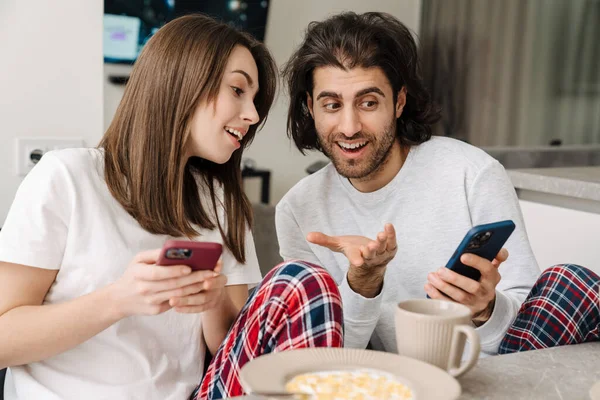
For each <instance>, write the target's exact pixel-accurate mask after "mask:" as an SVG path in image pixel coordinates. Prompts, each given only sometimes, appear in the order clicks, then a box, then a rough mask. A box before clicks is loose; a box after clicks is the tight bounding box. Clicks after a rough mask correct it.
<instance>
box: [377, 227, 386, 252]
mask: <svg viewBox="0 0 600 400" xmlns="http://www.w3.org/2000/svg"><path fill="white" fill-rule="evenodd" d="M386 245H387V235H386V233H385V232H379V233H378V234H377V254H383V253H385V250H386Z"/></svg>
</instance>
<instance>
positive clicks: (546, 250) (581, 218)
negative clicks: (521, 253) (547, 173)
mask: <svg viewBox="0 0 600 400" xmlns="http://www.w3.org/2000/svg"><path fill="white" fill-rule="evenodd" d="M519 203H520V205H521V211H522V212H523V219H524V221H525V227H526V229H527V236H528V237H529V242H530V243H531V249H532V250H533V254H534V255H535V258H536V260H537V262H538V265H539V267H540V269H541V270H542V271H543V270H545V269H546V268H548V267H551V266H553V265H556V264H579V265H583V266H584V267H587V268H589V269H591V270H592V271H594V272H596V273H597V274H600V247H598V237H600V214H598V213H593V212H586V211H579V210H575V209H569V208H564V207H558V206H553V205H548V204H542V203H538V202H534V201H527V200H520V201H519Z"/></svg>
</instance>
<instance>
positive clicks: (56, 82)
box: [0, 0, 600, 263]
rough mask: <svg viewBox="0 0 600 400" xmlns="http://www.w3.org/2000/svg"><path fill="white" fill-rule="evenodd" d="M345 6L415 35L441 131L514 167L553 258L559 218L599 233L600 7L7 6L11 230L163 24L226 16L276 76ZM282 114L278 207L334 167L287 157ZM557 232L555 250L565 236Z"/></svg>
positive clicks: (523, 0) (111, 102)
mask: <svg viewBox="0 0 600 400" xmlns="http://www.w3.org/2000/svg"><path fill="white" fill-rule="evenodd" d="M345 10H352V11H356V12H365V11H385V12H388V13H391V14H392V15H394V16H396V17H397V18H399V19H400V20H401V21H402V22H403V23H404V24H406V25H407V26H408V27H409V28H410V29H411V30H412V31H413V32H414V34H415V36H416V37H418V41H419V46H420V50H421V53H422V64H423V75H424V79H425V81H426V84H427V86H428V87H429V88H430V90H431V92H432V94H433V96H434V98H435V100H436V101H437V102H438V103H439V104H440V105H441V106H442V108H443V118H442V120H441V121H440V123H439V124H438V125H437V126H436V127H435V132H436V134H439V135H447V136H452V137H456V138H459V139H461V140H464V141H466V142H469V143H471V144H473V145H476V146H480V147H482V148H484V149H485V150H486V151H488V152H489V153H490V154H492V155H493V156H494V157H496V158H497V159H498V160H499V161H500V162H502V163H503V164H504V165H505V167H506V168H507V169H508V170H509V172H510V173H511V178H512V179H513V183H515V187H516V189H517V191H518V193H519V197H520V198H521V200H522V206H523V210H524V214H525V216H526V221H527V228H528V231H529V233H530V236H531V238H532V244H533V245H534V247H537V248H539V249H541V248H542V247H544V250H543V252H546V251H547V249H548V248H550V249H551V248H552V247H556V246H555V245H554V244H552V245H549V244H548V243H549V242H548V241H549V239H548V237H547V231H548V229H547V228H546V226H545V224H544V223H543V222H544V221H547V220H548V219H556V218H558V219H559V220H560V221H563V222H564V223H566V224H567V225H568V224H571V225H572V226H571V225H568V226H570V227H568V228H567V229H568V230H570V231H571V232H575V231H583V232H584V233H585V237H589V236H594V237H598V236H600V167H597V166H600V0H369V1H363V0H325V1H323V0H303V1H293V0H270V1H267V0H195V1H194V0H85V1H81V0H58V1H53V2H44V1H19V0H2V1H0V57H1V62H0V227H1V225H2V223H3V221H4V219H5V217H6V214H7V212H8V209H9V207H10V204H11V202H12V199H13V197H14V194H15V192H16V190H17V187H18V185H19V183H20V182H21V180H22V179H23V176H24V175H25V174H26V173H27V171H28V170H29V169H30V168H31V167H32V166H33V165H34V164H35V162H36V161H37V160H38V159H39V157H41V155H43V153H44V152H45V151H48V150H51V149H54V148H61V147H70V146H78V145H81V146H95V145H96V144H97V143H98V141H99V140H100V138H101V136H102V134H103V132H104V130H105V129H106V127H107V126H108V124H109V123H110V121H111V119H112V117H113V115H114V112H115V109H116V107H117V105H118V103H119V101H120V99H121V97H122V94H123V90H124V88H125V83H126V81H127V77H128V74H129V71H130V69H131V64H132V62H134V61H135V58H136V56H137V54H138V52H139V50H140V48H141V47H142V46H143V44H144V43H145V41H146V40H147V39H148V38H149V37H150V36H151V35H152V33H153V32H154V31H155V30H156V29H158V28H160V26H162V25H163V24H164V23H165V22H167V21H168V20H170V19H172V18H174V17H176V16H178V15H181V14H185V13H189V12H205V13H208V14H211V15H214V16H217V17H219V18H222V19H224V20H227V21H229V22H230V23H232V24H234V25H237V26H239V27H241V28H242V29H245V30H247V31H249V32H251V33H252V34H254V35H255V36H256V37H257V38H259V39H260V40H264V42H265V43H266V45H267V46H268V47H269V49H270V50H271V52H272V53H273V55H274V57H275V60H276V62H277V64H278V65H279V66H281V65H282V64H283V63H284V62H285V61H286V60H287V59H288V57H289V56H290V55H291V53H292V51H293V50H294V49H295V47H296V46H297V45H298V44H299V43H300V41H301V39H302V36H303V33H304V30H305V28H306V26H307V24H308V23H309V22H311V21H313V20H321V19H323V18H325V17H327V16H328V15H330V14H333V13H337V12H340V11H345ZM286 110H287V98H286V95H285V92H280V93H279V96H278V99H277V100H276V103H275V105H274V107H273V109H272V112H271V114H270V115H269V119H268V122H267V124H266V125H265V127H264V129H263V130H262V131H261V132H259V134H258V135H257V137H256V139H255V141H254V143H253V144H252V146H251V147H250V149H249V150H248V151H247V152H246V163H245V165H246V166H247V168H246V169H245V171H244V175H245V177H246V178H247V179H245V184H246V190H247V193H248V195H249V197H250V198H251V200H252V201H253V202H255V203H261V202H262V203H265V204H266V205H270V206H272V205H274V204H276V203H277V201H279V199H280V198H281V197H282V196H283V195H284V194H285V193H286V192H287V190H289V188H291V187H292V186H293V185H294V184H295V183H296V182H298V181H299V180H300V179H302V178H303V177H305V176H306V175H307V174H308V173H310V172H313V171H314V170H316V169H317V168H318V167H319V166H322V165H323V162H324V161H325V159H324V157H323V156H322V155H320V154H318V153H313V154H310V155H308V156H301V155H300V154H299V153H298V152H297V151H296V150H295V149H294V148H293V147H292V145H291V143H290V141H289V140H288V138H287V136H286V132H285V125H286ZM594 166H596V167H594ZM552 167H560V168H558V169H559V170H560V171H558V172H556V171H557V170H556V169H555V168H552ZM576 167H587V168H584V169H577V168H576ZM524 168H525V169H529V168H543V169H544V171H546V172H539V170H535V171H530V170H529V172H527V171H522V169H524ZM574 168H575V169H574ZM513 170H517V171H516V172H514V173H513V172H512V171H513ZM527 174H529V175H527ZM556 179H558V181H557V180H556ZM561 179H562V181H561ZM540 182H546V183H545V184H544V183H540ZM557 182H559V183H557ZM561 182H562V183H561ZM536 185H537V186H536ZM540 185H541V186H540ZM556 185H558V186H560V188H559V189H556V188H554V189H548V187H556ZM561 185H562V186H561ZM565 185H566V186H565ZM569 185H571V186H569ZM573 185H575V186H573ZM578 185H579V186H578ZM565 188H567V189H565ZM535 193H538V194H537V195H536V194H535ZM581 193H591V194H589V195H588V194H586V195H585V196H583V197H582V195H581ZM532 196H533V197H532ZM536 196H537V197H536ZM552 196H554V197H552ZM550 197H552V198H555V199H554V200H548V198H550ZM541 199H543V201H542V200H541ZM542 203H543V204H542ZM540 204H541V205H542V206H543V207H545V206H549V207H551V208H550V209H546V208H543V207H542V208H540V207H539V206H540ZM531 207H533V211H532V208H531ZM557 210H558V211H560V212H562V211H561V210H565V211H568V212H569V213H568V214H565V215H563V216H557V214H556V212H557ZM572 211H575V214H573V213H572ZM561 215H562V214H561ZM529 221H531V222H529ZM582 224H583V225H582ZM556 235H557V234H556ZM556 235H555V236H554V237H553V239H552V241H553V242H552V243H554V242H556V243H559V242H560V243H562V242H564V241H565V240H569V239H568V238H565V237H562V236H561V237H559V236H556ZM569 236H573V235H569ZM573 240H574V242H573V243H575V241H576V243H580V242H582V241H583V243H584V244H586V243H588V242H586V241H585V239H582V238H581V237H577V238H574V239H573ZM590 243H591V242H590ZM564 246H567V247H568V246H571V247H572V245H571V244H569V243H567V244H566V245H564ZM585 246H586V247H587V245H585ZM591 247H595V246H591ZM534 250H535V249H534ZM541 252H542V250H539V251H538V252H536V256H538V261H540V259H539V254H538V253H541ZM577 253H580V251H579V250H577ZM587 253H588V255H587V256H586V257H584V258H583V259H582V260H583V261H585V262H589V261H588V260H598V261H597V262H600V253H599V252H598V250H595V249H593V251H592V252H590V250H589V249H588V250H587ZM560 254H561V255H564V254H565V253H564V252H563V253H560ZM554 257H555V258H553V260H554V262H555V263H556V262H562V261H567V260H562V259H556V258H557V256H554ZM544 261H545V260H544ZM568 261H570V262H575V261H574V260H573V259H569V260H568Z"/></svg>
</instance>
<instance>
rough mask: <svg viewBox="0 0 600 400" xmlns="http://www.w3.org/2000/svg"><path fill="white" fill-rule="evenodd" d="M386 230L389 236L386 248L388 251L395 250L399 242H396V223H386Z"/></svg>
mask: <svg viewBox="0 0 600 400" xmlns="http://www.w3.org/2000/svg"><path fill="white" fill-rule="evenodd" d="M383 229H384V231H385V234H386V236H387V241H386V246H385V247H386V250H387V251H394V250H396V249H397V247H398V244H397V243H396V229H394V225H392V224H385V228H383Z"/></svg>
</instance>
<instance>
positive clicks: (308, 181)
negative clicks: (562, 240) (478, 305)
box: [276, 137, 539, 354]
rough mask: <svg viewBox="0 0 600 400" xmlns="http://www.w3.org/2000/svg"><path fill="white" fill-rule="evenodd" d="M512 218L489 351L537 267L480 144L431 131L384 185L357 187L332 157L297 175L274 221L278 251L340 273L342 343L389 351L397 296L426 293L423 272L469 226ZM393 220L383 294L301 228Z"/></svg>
mask: <svg viewBox="0 0 600 400" xmlns="http://www.w3.org/2000/svg"><path fill="white" fill-rule="evenodd" d="M506 219H511V220H513V221H514V223H515V225H516V229H515V231H514V232H513V234H512V236H511V237H510V239H509V240H508V242H507V243H506V245H505V247H506V248H507V249H508V252H509V254H510V256H509V259H508V260H507V261H506V262H504V263H503V264H502V265H501V267H500V274H501V275H502V280H501V281H500V283H499V284H498V286H497V288H496V296H497V297H496V304H495V308H494V311H493V313H492V316H491V318H490V319H489V320H488V321H487V322H486V323H485V324H484V325H482V326H480V327H479V328H477V331H478V333H479V335H480V338H481V345H482V351H484V352H485V353H487V354H496V353H497V351H498V346H499V345H500V342H501V340H502V338H503V336H504V335H505V333H506V331H507V329H508V327H509V326H510V324H511V323H512V321H513V320H514V318H515V317H516V315H517V311H518V310H519V307H520V305H521V303H522V302H523V301H524V300H525V297H526V296H527V294H528V293H529V291H530V289H531V287H532V286H533V283H534V282H535V280H536V278H537V276H538V275H539V269H538V266H537V263H536V260H535V258H534V255H533V253H532V251H531V247H530V245H529V241H528V239H527V234H526V232H525V226H524V224H523V218H522V215H521V211H520V208H519V203H518V199H517V196H516V193H515V190H514V188H513V186H512V185H511V182H510V180H509V178H508V176H507V174H506V172H505V171H504V168H503V167H502V165H501V164H500V163H498V162H497V161H496V160H495V159H494V158H492V157H491V156H489V155H488V154H487V153H485V152H484V151H482V150H480V149H478V148H476V147H473V146H471V145H468V144H466V143H463V142H460V141H458V140H454V139H450V138H445V137H434V138H432V139H431V140H429V141H428V142H425V143H423V144H421V145H419V146H414V147H412V148H411V150H410V152H409V154H408V157H407V159H406V161H405V163H404V165H403V166H402V169H401V170H400V171H399V172H398V174H397V175H396V176H395V177H394V179H393V180H392V181H391V182H390V183H389V184H388V185H386V186H385V187H383V188H381V189H379V190H377V191H375V192H371V193H361V192H359V191H358V190H356V189H355V188H354V187H353V186H352V185H351V184H350V182H349V181H348V180H347V179H346V178H343V177H342V176H340V175H339V174H338V173H337V172H336V170H335V168H334V167H333V165H332V164H329V165H328V166H326V167H325V168H323V169H322V170H320V171H318V172H316V173H315V174H313V175H310V176H308V177H306V178H304V179H303V180H301V181H300V182H299V183H298V184H297V185H296V186H294V187H293V188H292V189H291V190H290V191H289V192H288V193H287V194H286V195H285V196H284V198H283V199H282V200H281V202H280V203H279V204H278V205H277V213H276V225H277V236H278V240H279V245H280V252H281V256H282V257H283V259H284V260H289V259H303V260H306V261H311V262H313V263H316V264H319V265H322V266H323V267H324V268H326V269H327V270H328V271H329V272H330V273H331V274H332V275H333V277H334V278H335V280H336V281H337V282H338V285H339V289H340V291H341V294H342V299H343V304H344V326H345V344H346V347H353V348H365V347H366V345H367V343H368V342H369V341H371V343H372V345H373V347H374V348H375V349H379V350H385V351H389V352H395V351H396V337H395V325H394V315H395V307H396V305H397V304H398V302H400V301H402V300H405V299H409V298H424V297H425V296H426V293H425V291H424V289H423V286H424V284H425V283H426V282H427V274H428V273H429V272H432V271H435V270H437V269H438V268H440V267H442V266H444V265H446V262H447V261H448V260H449V259H450V257H451V255H452V253H453V252H454V250H455V249H456V247H457V246H458V244H459V243H460V241H461V240H462V238H463V237H464V235H465V234H466V233H467V231H468V230H469V229H470V228H472V227H473V226H475V225H480V224H484V223H490V222H496V221H500V220H506ZM388 222H389V223H392V224H393V225H394V227H395V229H396V235H397V236H396V237H397V241H398V252H397V254H396V257H395V258H394V259H393V260H392V261H391V262H390V263H389V264H388V267H387V270H386V273H385V277H384V284H383V289H382V291H381V293H380V294H379V295H378V296H377V297H375V298H372V299H367V298H364V297H363V296H361V295H359V294H357V293H355V292H354V291H353V290H352V289H351V288H350V286H349V285H348V282H347V279H346V273H347V271H348V266H349V263H348V260H347V259H346V257H345V256H344V255H343V254H339V253H334V252H332V251H330V250H328V249H327V248H324V247H320V246H316V245H313V244H311V243H308V242H307V241H306V239H305V238H306V235H307V234H308V233H309V232H312V231H320V232H323V233H325V234H328V235H363V236H366V237H369V238H372V239H375V237H376V235H377V233H378V232H380V231H381V230H383V227H384V225H385V224H386V223H388Z"/></svg>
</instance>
